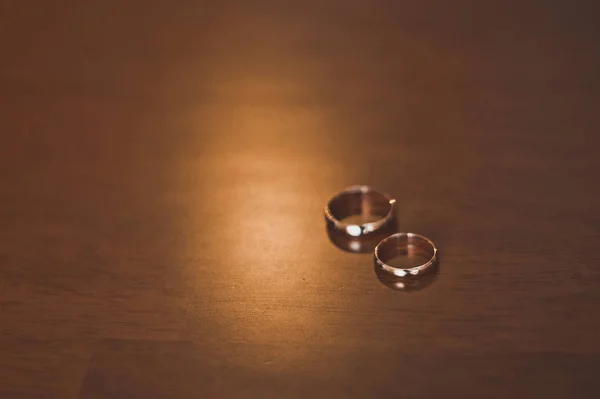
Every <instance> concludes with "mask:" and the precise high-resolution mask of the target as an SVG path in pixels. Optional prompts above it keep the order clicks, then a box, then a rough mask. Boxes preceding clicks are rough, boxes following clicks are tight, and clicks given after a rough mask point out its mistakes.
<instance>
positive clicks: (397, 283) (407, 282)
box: [374, 257, 440, 292]
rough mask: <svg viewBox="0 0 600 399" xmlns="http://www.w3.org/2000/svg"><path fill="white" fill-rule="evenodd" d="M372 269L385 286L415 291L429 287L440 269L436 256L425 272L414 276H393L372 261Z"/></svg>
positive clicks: (404, 290) (396, 289) (398, 289)
mask: <svg viewBox="0 0 600 399" xmlns="http://www.w3.org/2000/svg"><path fill="white" fill-rule="evenodd" d="M374 269H375V274H376V275H377V279H378V280H379V281H380V282H381V283H382V284H383V285H385V286H386V287H388V288H391V289H393V290H395V291H403V292H415V291H420V290H422V289H425V288H427V287H429V286H430V285H431V284H433V283H434V282H435V281H436V280H437V278H438V275H439V270H440V260H439V257H438V260H437V262H436V264H435V265H433V266H432V267H431V269H430V270H429V271H428V272H427V273H425V274H422V275H419V276H414V277H398V276H395V275H393V274H391V273H389V272H386V271H385V270H383V269H382V268H381V267H380V266H378V265H377V264H376V263H374Z"/></svg>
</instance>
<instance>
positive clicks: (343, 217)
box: [329, 191, 391, 224]
mask: <svg viewBox="0 0 600 399" xmlns="http://www.w3.org/2000/svg"><path fill="white" fill-rule="evenodd" d="M390 209H391V205H390V199H389V198H387V197H386V196H385V195H383V194H380V193H378V192H376V191H367V192H361V191H356V192H346V193H342V194H340V195H338V196H337V197H335V198H333V199H332V200H331V202H330V203H329V210H330V212H331V214H332V215H333V217H335V218H336V219H337V220H339V221H343V222H345V223H356V224H362V223H369V222H374V221H375V220H379V219H382V218H384V217H385V216H387V214H388V213H389V212H390Z"/></svg>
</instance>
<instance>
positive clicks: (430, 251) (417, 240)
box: [373, 233, 438, 277]
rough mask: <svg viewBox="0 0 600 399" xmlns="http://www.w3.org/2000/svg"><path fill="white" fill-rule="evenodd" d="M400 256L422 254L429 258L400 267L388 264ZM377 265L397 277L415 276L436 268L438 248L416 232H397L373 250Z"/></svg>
mask: <svg viewBox="0 0 600 399" xmlns="http://www.w3.org/2000/svg"><path fill="white" fill-rule="evenodd" d="M398 256H422V257H423V258H428V259H429V260H428V261H427V262H425V263H423V264H421V265H418V266H415V267H410V268H407V269H405V268H400V267H394V266H390V265H388V264H387V263H386V262H388V261H389V260H390V259H393V258H396V257H398ZM373 258H374V261H375V266H376V267H377V266H378V267H380V268H381V269H383V270H384V271H386V272H388V273H391V274H393V275H395V276H397V277H413V276H418V275H421V274H424V273H426V272H428V271H430V270H432V269H434V268H435V266H436V265H437V262H438V250H437V248H436V247H435V245H434V244H433V242H432V241H431V240H430V239H428V238H426V237H423V236H421V235H418V234H414V233H396V234H392V235H391V236H389V237H387V238H386V239H384V240H383V241H381V242H380V243H379V244H377V246H376V247H375V251H374V252H373Z"/></svg>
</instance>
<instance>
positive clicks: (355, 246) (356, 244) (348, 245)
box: [327, 218, 398, 254]
mask: <svg viewBox="0 0 600 399" xmlns="http://www.w3.org/2000/svg"><path fill="white" fill-rule="evenodd" d="M397 230H398V229H397V224H396V219H395V218H394V219H393V220H392V221H390V223H388V224H387V225H386V226H383V227H382V228H381V229H379V230H377V231H374V232H372V233H370V234H366V235H364V236H361V237H352V236H350V235H348V233H346V232H345V231H339V230H335V229H333V228H331V227H329V226H328V227H327V236H328V237H329V240H330V241H331V243H332V244H333V245H335V246H336V247H338V248H339V249H341V250H342V251H346V252H350V253H354V254H366V253H373V251H374V250H375V247H376V246H377V244H379V243H380V242H381V240H383V239H384V238H386V237H389V236H390V235H392V234H394V233H396V232H397Z"/></svg>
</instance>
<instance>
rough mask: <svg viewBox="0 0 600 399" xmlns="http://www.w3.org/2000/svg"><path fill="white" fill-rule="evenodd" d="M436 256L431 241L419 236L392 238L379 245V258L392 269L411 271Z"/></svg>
mask: <svg viewBox="0 0 600 399" xmlns="http://www.w3.org/2000/svg"><path fill="white" fill-rule="evenodd" d="M433 255H434V249H433V246H432V245H431V243H430V242H429V241H427V240H426V239H424V238H422V237H418V236H406V235H402V236H398V237H391V238H389V239H387V240H386V241H385V242H383V243H381V244H380V245H379V250H378V253H377V256H378V257H379V259H380V260H381V261H382V262H383V263H385V264H387V265H389V266H392V267H396V268H401V269H410V268H412V267H416V266H420V265H423V264H425V263H427V262H428V261H429V260H430V259H431V258H432V257H433Z"/></svg>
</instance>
